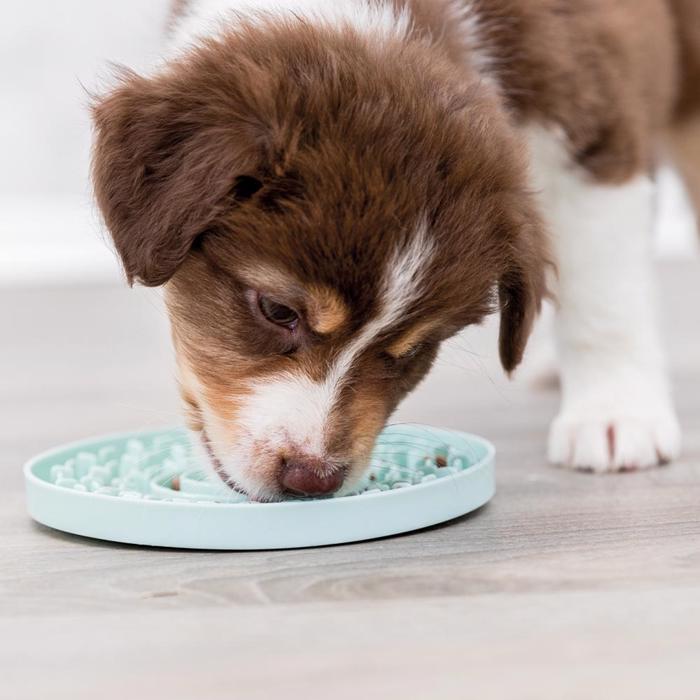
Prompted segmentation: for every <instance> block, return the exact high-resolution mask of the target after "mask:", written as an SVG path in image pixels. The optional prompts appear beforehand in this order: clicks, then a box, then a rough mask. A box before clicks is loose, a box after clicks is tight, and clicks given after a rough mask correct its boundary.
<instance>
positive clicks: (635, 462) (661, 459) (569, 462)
mask: <svg viewBox="0 0 700 700" xmlns="http://www.w3.org/2000/svg"><path fill="white" fill-rule="evenodd" d="M680 450H681V430H680V426H679V424H678V419H677V418H676V415H675V413H674V411H673V409H672V408H670V407H669V408H664V409H662V410H657V411H649V412H648V413H647V414H644V413H643V412H640V410H639V408H638V407H636V408H635V410H634V411H625V410H621V411H619V412H609V413H607V414H606V413H604V412H602V411H601V412H597V411H592V410H590V407H588V410H586V411H576V410H570V409H568V410H564V411H562V413H561V414H560V415H559V416H558V417H557V418H556V419H555V420H554V422H553V424H552V427H551V430H550V434H549V459H550V461H551V462H552V463H553V464H556V465H560V466H565V467H570V468H572V469H582V470H587V471H594V472H619V471H632V470H636V469H649V468H651V467H656V466H658V465H661V464H666V463H668V462H670V461H672V460H674V459H675V458H676V457H678V455H679V454H680Z"/></svg>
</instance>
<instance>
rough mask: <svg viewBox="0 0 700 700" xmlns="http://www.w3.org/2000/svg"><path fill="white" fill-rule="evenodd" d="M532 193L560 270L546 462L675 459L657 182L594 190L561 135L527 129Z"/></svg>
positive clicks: (612, 465)
mask: <svg viewBox="0 0 700 700" xmlns="http://www.w3.org/2000/svg"><path fill="white" fill-rule="evenodd" d="M529 140H530V144H531V151H532V164H533V175H534V179H535V182H534V186H535V188H536V189H537V190H538V191H539V192H540V193H541V200H542V204H543V209H544V214H545V216H546V219H547V222H548V224H549V226H550V229H551V232H552V237H553V248H554V252H555V254H556V257H557V263H558V277H559V279H558V284H555V285H554V286H555V288H556V289H557V303H558V314H557V322H556V327H557V343H558V350H559V354H560V361H561V373H562V407H561V412H560V414H559V416H558V417H557V419H556V420H555V421H554V424H553V425H552V429H551V433H550V441H549V456H550V459H551V460H552V461H553V462H555V463H558V464H565V465H568V466H573V467H584V468H591V469H594V470H597V471H607V470H616V469H622V468H632V467H637V468H644V467H650V466H654V465H656V464H657V463H658V462H659V460H660V459H671V458H673V457H676V456H677V454H678V452H679V450H680V430H679V427H678V421H677V418H676V415H675V412H674V408H673V402H672V399H671V393H670V388H669V382H668V380H667V377H666V368H665V360H664V352H663V349H662V344H661V341H660V337H659V332H658V330H657V323H656V321H657V319H656V293H655V280H654V270H653V229H654V184H653V182H652V181H651V180H650V178H649V177H647V176H646V175H640V176H638V177H636V178H635V179H633V180H630V181H629V182H628V183H626V184H624V185H620V186H611V185H601V184H598V183H596V182H594V181H593V179H592V177H591V176H590V175H589V174H587V173H586V172H584V171H583V170H582V169H581V168H580V167H579V166H577V165H576V164H575V163H573V162H572V160H571V158H570V156H569V153H568V150H567V148H566V146H567V144H566V140H565V138H564V136H563V134H559V133H557V132H556V131H555V130H547V129H544V128H540V127H537V128H531V130H530V132H529Z"/></svg>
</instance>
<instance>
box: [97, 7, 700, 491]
mask: <svg viewBox="0 0 700 700" xmlns="http://www.w3.org/2000/svg"><path fill="white" fill-rule="evenodd" d="M177 5H178V8H177V12H176V13H175V16H174V18H173V44H174V47H173V51H172V54H171V55H170V57H169V58H168V60H167V61H166V62H165V63H164V64H163V65H162V66H161V67H160V68H159V69H158V70H157V71H156V72H154V74H153V75H151V76H149V77H141V76H137V75H135V74H132V73H128V72H127V73H124V74H123V76H122V78H121V82H120V84H119V85H118V86H117V87H116V88H115V89H114V90H113V91H111V92H110V93H109V94H107V95H106V96H104V97H103V98H101V99H100V100H99V101H98V102H97V104H96V106H95V108H94V118H95V124H96V131H97V138H96V145H95V152H94V182H95V189H96V194H97V199H98V202H99V205H100V207H101V209H102V212H103V214H104V217H105V220H106V223H107V225H108V227H109V229H110V231H111V234H112V236H113V239H114V242H115V245H116V248H117V251H118V252H119V254H120V256H121V258H122V261H123V264H124V268H125V271H126V274H127V277H128V279H129V281H130V282H140V283H143V284H146V285H152V286H155V285H165V287H166V299H167V304H168V308H169V311H170V315H171V320H172V329H173V338H174V343H175V348H176V350H177V356H178V363H179V368H180V375H181V376H180V379H181V385H182V394H183V397H184V400H185V402H186V404H187V408H188V416H189V424H190V427H191V428H192V429H193V430H194V431H195V432H197V433H198V434H199V438H200V440H201V443H202V445H203V448H204V452H205V454H206V458H207V460H208V462H209V463H210V465H211V467H212V468H213V469H214V471H215V472H216V473H217V474H218V475H219V477H220V478H221V479H223V481H225V482H226V483H227V484H229V485H230V486H232V487H233V488H236V489H239V490H242V491H245V492H247V493H248V494H250V495H251V496H252V497H254V498H257V499H262V500H274V499H279V498H282V497H284V495H285V494H286V493H297V494H298V493H301V494H307V495H315V494H322V493H330V492H333V491H336V490H339V489H351V488H352V487H353V485H354V484H355V483H356V482H357V481H358V479H359V478H360V477H361V476H362V474H363V472H364V470H365V469H366V466H367V461H368V456H369V453H370V451H371V448H372V445H373V442H374V440H375V438H376V436H377V434H378V432H379V431H380V430H381V428H382V426H383V425H384V423H385V422H386V420H387V418H388V417H389V415H390V414H391V413H392V411H393V410H394V408H395V407H396V405H397V404H398V402H399V401H400V400H401V398H402V397H403V396H405V394H406V393H407V392H409V391H410V390H412V389H413V388H414V387H415V386H416V384H417V383H418V382H419V381H420V379H421V378H422V377H423V376H424V375H425V373H426V372H427V371H428V369H429V368H430V366H431V363H432V361H433V359H434V358H435V355H436V353H437V350H438V348H439V346H440V343H441V342H442V341H443V340H444V339H446V338H448V337H450V336H452V335H453V334H455V333H456V332H457V331H459V330H460V329H462V328H463V327H465V326H467V325H469V324H475V323H479V322H480V321H481V320H482V319H483V318H484V317H485V316H486V315H487V314H489V313H491V312H493V311H495V310H497V309H500V311H501V319H502V320H501V335H500V355H501V359H502V362H503V365H504V367H505V369H506V370H507V371H509V372H510V371H512V370H513V369H515V367H516V366H517V365H518V364H519V362H520V360H521V358H522V356H523V352H524V348H525V344H526V340H527V337H528V334H529V332H530V329H531V326H532V323H533V320H534V318H535V316H536V314H537V311H538V309H539V305H540V301H541V299H542V296H543V294H544V293H545V286H546V285H545V277H546V275H547V271H548V269H551V264H550V263H551V262H552V260H553V256H554V258H555V262H556V264H557V267H558V269H559V278H558V279H559V282H558V283H557V284H556V288H555V290H554V291H555V292H556V293H557V297H558V303H559V306H560V314H559V316H560V322H559V329H560V330H559V339H560V344H561V350H562V371H563V389H564V401H563V407H562V413H561V414H560V416H559V418H558V419H557V420H556V421H555V424H554V426H553V429H552V433H551V437H550V453H551V457H552V459H553V461H555V462H558V463H566V464H570V465H572V466H577V467H588V468H593V469H599V470H608V469H620V468H628V467H646V466H651V465H653V464H656V463H658V462H659V461H665V460H666V459H670V458H672V457H674V456H675V455H676V454H677V452H678V449H679V442H680V437H679V431H678V426H677V421H676V418H675V414H674V411H673V407H672V402H671V399H670V395H669V391H668V386H667V381H666V378H665V373H664V370H663V360H662V353H661V351H660V343H659V341H658V338H657V335H656V331H655V329H654V320H653V311H652V309H651V307H652V306H653V298H652V297H653V295H652V287H653V284H652V275H651V270H650V266H651V262H650V255H649V251H648V248H649V242H650V241H649V238H650V235H651V229H652V219H653V186H652V181H651V174H652V171H653V165H654V152H655V138H656V134H657V133H660V132H661V131H662V130H663V129H664V128H666V127H667V126H668V125H669V124H671V123H672V122H673V121H674V119H675V116H676V114H677V110H678V108H679V107H680V106H682V107H683V110H684V111H685V112H687V113H690V112H692V111H693V110H694V109H695V106H696V105H695V104H694V102H693V100H692V94H691V93H692V92H693V88H694V83H692V82H690V83H689V84H688V85H687V86H686V87H685V88H684V89H682V87H681V86H682V85H683V79H684V76H690V75H691V72H690V71H691V69H692V70H696V71H697V69H698V66H700V41H696V40H695V39H693V38H691V37H690V35H688V36H686V37H685V38H681V37H679V35H678V32H677V31H676V27H677V26H682V25H686V24H687V23H688V22H689V21H691V20H693V19H695V20H700V10H698V9H696V8H695V5H694V3H692V2H691V1H690V0H685V1H683V0H676V2H670V0H641V1H640V0H622V1H621V2H617V3H614V6H613V4H612V3H608V2H607V1H606V0H572V1H570V2H566V3H562V2H560V1H559V0H461V1H458V0H333V2H331V1H330V0H258V1H255V2H254V1H253V0H192V1H191V2H184V3H183V2H180V3H177ZM672 5H673V8H672ZM672 9H673V11H672ZM674 12H677V13H679V14H678V15H676V14H674ZM679 19H680V22H679V23H678V24H676V21H677V20H679ZM681 40H682V41H685V43H684V44H682V45H683V46H684V47H685V48H684V53H683V56H684V63H683V64H682V63H681V61H680V60H679V56H680V55H681V54H680V53H679V51H678V47H679V46H680V45H681V43H680V42H681ZM684 65H685V66H686V67H687V72H683V71H684ZM547 232H549V234H551V235H548V233H547ZM550 251H551V254H550ZM552 254H553V255H552Z"/></svg>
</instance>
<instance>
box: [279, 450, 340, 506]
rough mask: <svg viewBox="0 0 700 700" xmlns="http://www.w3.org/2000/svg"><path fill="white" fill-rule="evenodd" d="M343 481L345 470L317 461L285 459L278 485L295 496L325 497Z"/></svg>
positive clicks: (310, 459)
mask: <svg viewBox="0 0 700 700" xmlns="http://www.w3.org/2000/svg"><path fill="white" fill-rule="evenodd" d="M344 480H345V469H344V468H343V467H339V466H338V465H336V464H330V463H329V462H324V461H322V460H317V459H312V458H308V459H304V458H300V457H298V458H294V459H287V460H285V461H284V463H283V464H282V471H281V473H280V484H281V485H282V488H283V489H284V490H285V491H286V492H287V493H290V494H293V495H295V496H327V495H328V494H331V493H334V492H335V491H337V490H338V489H339V488H340V487H341V485H342V483H343V481H344Z"/></svg>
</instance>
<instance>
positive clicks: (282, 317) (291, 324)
mask: <svg viewBox="0 0 700 700" xmlns="http://www.w3.org/2000/svg"><path fill="white" fill-rule="evenodd" d="M258 308H259V309H260V313H261V314H262V315H263V316H264V317H265V318H266V319H267V320H268V321H269V322H270V323H274V324H275V325H276V326H283V327H284V328H288V329H289V330H290V331H293V330H294V329H295V328H296V327H297V325H298V323H299V314H298V313H297V312H296V311H294V309H290V308H289V307H288V306H285V305H284V304H278V303H277V302H276V301H273V300H272V299H270V298H269V297H265V296H260V297H259V298H258Z"/></svg>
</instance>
